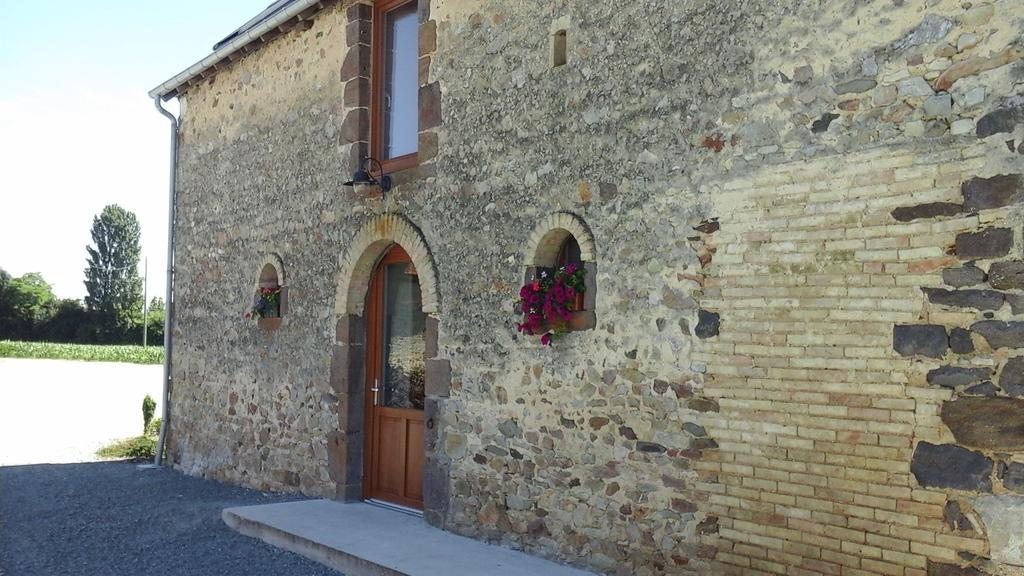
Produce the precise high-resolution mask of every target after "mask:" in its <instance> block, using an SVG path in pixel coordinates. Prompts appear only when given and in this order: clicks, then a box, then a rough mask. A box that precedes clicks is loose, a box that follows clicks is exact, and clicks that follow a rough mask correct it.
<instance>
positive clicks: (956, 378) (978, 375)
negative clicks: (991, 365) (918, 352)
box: [928, 366, 992, 388]
mask: <svg viewBox="0 0 1024 576" xmlns="http://www.w3.org/2000/svg"><path fill="white" fill-rule="evenodd" d="M991 375H992V370H990V369H988V368H961V367H959V366H942V367H940V368H936V369H934V370H932V371H930V372H928V383H929V384H932V385H935V386H942V387H943V388H956V387H957V386H965V385H968V384H977V383H979V382H982V381H984V380H986V379H988V378H989V377H990V376H991Z"/></svg>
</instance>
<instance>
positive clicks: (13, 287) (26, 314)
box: [0, 270, 57, 339]
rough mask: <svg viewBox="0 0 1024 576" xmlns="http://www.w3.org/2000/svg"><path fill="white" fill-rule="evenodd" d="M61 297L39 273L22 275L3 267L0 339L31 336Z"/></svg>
mask: <svg viewBox="0 0 1024 576" xmlns="http://www.w3.org/2000/svg"><path fill="white" fill-rule="evenodd" d="M56 302H57V298H56V297H55V296H54V295H53V289H52V288H51V287H50V285H49V284H48V283H47V282H46V280H44V279H43V276H42V275H41V274H39V273H38V272H30V273H28V274H25V275H24V276H22V277H20V278H11V276H10V274H8V273H7V272H4V271H3V270H0V338H16V339H31V338H32V337H33V335H34V334H35V332H36V331H37V329H38V328H39V327H40V326H42V325H43V324H44V323H45V322H46V321H47V320H48V319H49V318H50V317H51V316H52V315H53V312H54V310H55V308H56Z"/></svg>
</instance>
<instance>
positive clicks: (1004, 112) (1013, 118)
mask: <svg viewBox="0 0 1024 576" xmlns="http://www.w3.org/2000/svg"><path fill="white" fill-rule="evenodd" d="M1020 123H1024V104H1016V105H1011V106H1004V107H1002V108H997V109H995V110H993V111H991V112H989V113H988V114H985V115H984V116H982V117H981V118H979V119H978V124H977V126H976V127H975V133H976V134H977V135H978V138H987V137H989V136H991V135H993V134H1003V133H1007V132H1013V129H1014V127H1016V126H1017V124H1020Z"/></svg>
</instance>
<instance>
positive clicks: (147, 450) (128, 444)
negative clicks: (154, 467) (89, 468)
mask: <svg viewBox="0 0 1024 576" xmlns="http://www.w3.org/2000/svg"><path fill="white" fill-rule="evenodd" d="M96 455H97V456H99V457H101V458H129V459H131V460H148V459H150V458H153V456H154V455H156V439H155V438H150V437H148V436H136V437H134V438H125V439H124V440H118V441H117V442H114V443H113V444H110V445H109V446H104V447H102V448H100V449H99V450H97V451H96Z"/></svg>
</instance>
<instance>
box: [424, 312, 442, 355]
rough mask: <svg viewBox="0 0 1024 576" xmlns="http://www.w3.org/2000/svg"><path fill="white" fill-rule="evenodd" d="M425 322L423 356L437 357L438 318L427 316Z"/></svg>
mask: <svg viewBox="0 0 1024 576" xmlns="http://www.w3.org/2000/svg"><path fill="white" fill-rule="evenodd" d="M425 324H426V326H425V327H424V330H423V332H424V333H423V340H424V350H423V357H424V358H426V359H428V360H429V359H431V358H437V333H438V330H439V329H440V327H441V326H440V322H439V321H438V319H437V318H436V317H434V316H427V320H426V322H425Z"/></svg>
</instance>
